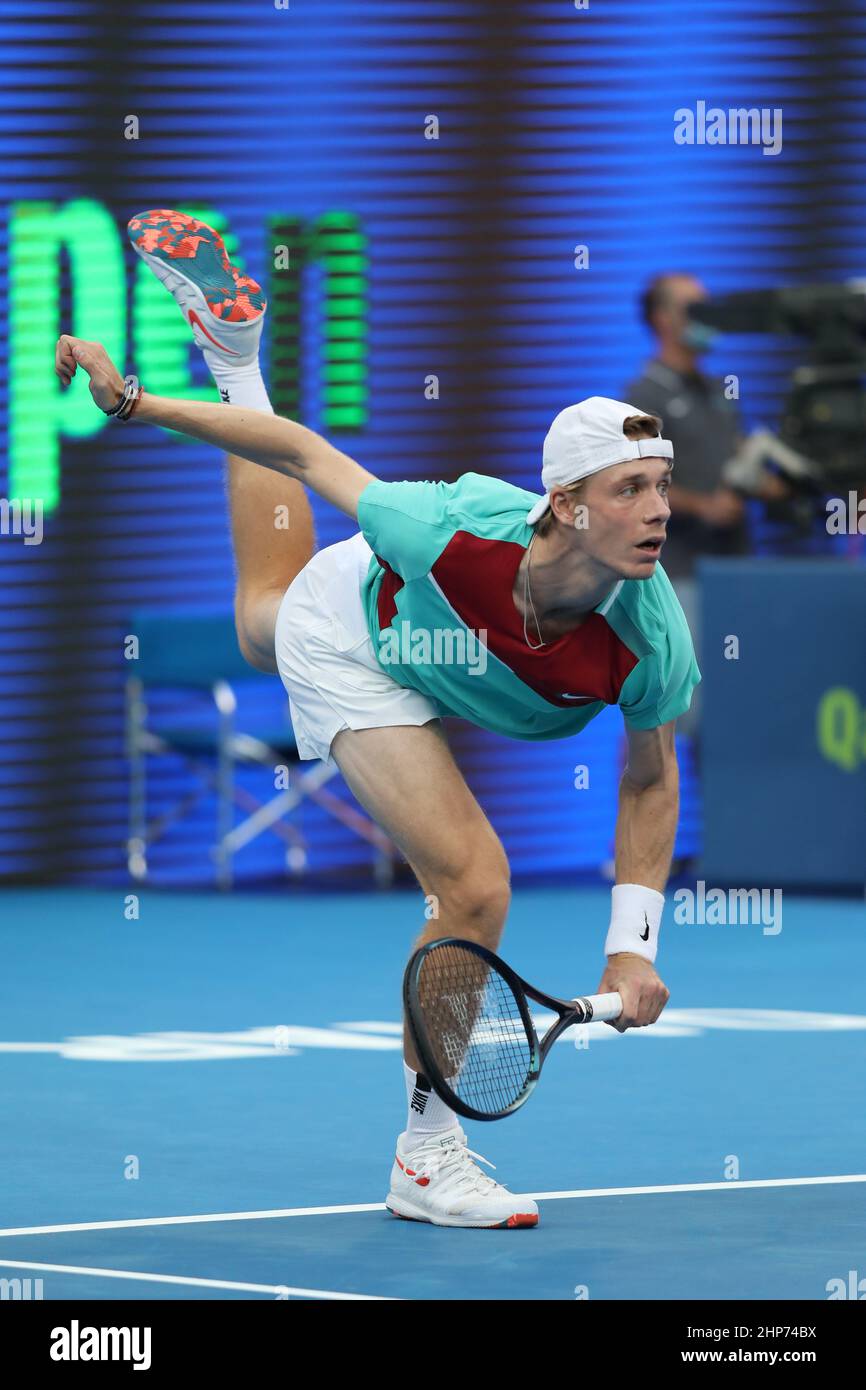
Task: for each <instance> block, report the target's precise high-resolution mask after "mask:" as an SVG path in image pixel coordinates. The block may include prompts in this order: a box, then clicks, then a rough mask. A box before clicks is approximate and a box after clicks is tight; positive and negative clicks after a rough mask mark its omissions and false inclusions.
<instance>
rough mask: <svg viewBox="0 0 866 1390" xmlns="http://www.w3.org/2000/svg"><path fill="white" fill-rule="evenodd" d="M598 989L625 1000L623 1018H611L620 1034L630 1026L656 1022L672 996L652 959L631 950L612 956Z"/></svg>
mask: <svg viewBox="0 0 866 1390" xmlns="http://www.w3.org/2000/svg"><path fill="white" fill-rule="evenodd" d="M598 992H599V994H609V993H616V994H618V995H619V996H620V998H621V999H622V1013H621V1014H620V1016H619V1018H615V1019H613V1020H608V1021H609V1022H610V1026H611V1028H615V1029H616V1031H617V1032H618V1033H624V1032H625V1030H626V1028H645V1027H646V1026H647V1024H650V1023H655V1021H656V1019H657V1018H658V1016H659V1014H660V1013H661V1011H662V1009H663V1008H664V1006H665V1004H666V1003H667V1002H668V1000H669V999H670V997H671V995H670V990H669V989H668V988H667V986H666V985H665V984H664V983H663V981H662V980H660V979H659V977H658V975H657V974H656V972H655V970H654V968H653V966H652V965H651V964H650V962H649V961H648V960H645V959H644V957H643V956H633V955H631V954H629V952H627V951H620V952H619V953H618V954H617V955H615V956H610V957H609V958H608V965H607V969H606V970H605V972H604V974H603V975H602V977H601V984H600V985H599V987H598Z"/></svg>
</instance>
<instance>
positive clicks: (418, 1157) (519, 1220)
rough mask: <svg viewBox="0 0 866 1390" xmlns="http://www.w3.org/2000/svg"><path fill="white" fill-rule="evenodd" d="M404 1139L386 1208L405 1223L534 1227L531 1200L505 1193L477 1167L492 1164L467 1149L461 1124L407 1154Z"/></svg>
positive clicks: (534, 1210) (534, 1209)
mask: <svg viewBox="0 0 866 1390" xmlns="http://www.w3.org/2000/svg"><path fill="white" fill-rule="evenodd" d="M405 1140H406V1135H405V1134H401V1135H400V1137H399V1139H398V1140H397V1157H396V1158H395V1160H394V1167H393V1168H392V1170H391V1190H390V1192H389V1193H388V1196H387V1197H386V1199H385V1205H386V1207H387V1208H388V1210H389V1211H391V1212H393V1213H394V1215H395V1216H402V1217H404V1218H405V1219H406V1220H408V1221H429V1222H431V1223H432V1224H433V1225H434V1226H498V1227H503V1226H505V1227H512V1228H513V1227H516V1226H537V1225H538V1207H537V1206H536V1204H535V1202H533V1200H532V1198H531V1197H521V1196H520V1195H519V1194H515V1193H513V1192H509V1191H508V1189H507V1188H505V1187H503V1186H502V1184H501V1183H498V1182H494V1180H493V1178H490V1177H488V1176H487V1174H486V1173H484V1172H482V1170H481V1169H480V1168H479V1166H478V1163H477V1162H475V1160H476V1159H477V1160H478V1162H480V1163H487V1166H488V1168H492V1167H493V1164H492V1163H488V1160H487V1159H486V1158H482V1157H481V1155H480V1154H477V1153H474V1152H473V1151H472V1149H470V1148H468V1147H467V1143H466V1135H465V1134H464V1133H463V1130H462V1129H461V1127H460V1125H454V1127H453V1128H452V1129H446V1130H444V1131H443V1132H442V1133H441V1134H433V1135H431V1136H430V1138H429V1139H426V1140H425V1141H424V1142H423V1143H422V1144H419V1145H418V1146H417V1148H413V1149H412V1150H411V1151H410V1152H408V1153H407V1152H406V1150H405V1148H404V1143H405Z"/></svg>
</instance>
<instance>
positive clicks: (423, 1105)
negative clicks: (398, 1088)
mask: <svg viewBox="0 0 866 1390" xmlns="http://www.w3.org/2000/svg"><path fill="white" fill-rule="evenodd" d="M429 1099H430V1092H429V1091H419V1089H418V1087H417V1086H416V1087H415V1089H414V1091H413V1092H412V1099H411V1101H410V1102H409V1109H410V1110H414V1111H415V1112H416V1114H418V1115H423V1114H424V1111H425V1110H426V1109H427V1102H428V1100H429Z"/></svg>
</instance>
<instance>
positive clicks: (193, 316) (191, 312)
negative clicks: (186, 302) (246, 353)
mask: <svg viewBox="0 0 866 1390" xmlns="http://www.w3.org/2000/svg"><path fill="white" fill-rule="evenodd" d="M187 317H188V319H189V321H190V323H191V324H192V325H193V327H195V326H196V325H198V327H199V328H200V329H201V331H202V333H203V334H204V335H205V337H206V338H210V340H211V342H212V343H213V344H214V346H215V347H218V348H219V350H220V352H227V353H228V354H229V356H230V357H240V353H239V352H235V351H234V349H233V348H227V347H226V346H225V344H224V343H221V342H220V340H219V338H215V337H214V335H213V334H212V333H209V332H208V330H207V328H206V327H205V325H204V324H203V323H202V321H201V319H200V318H199V316H198V314H197V313H196V311H195V309H188V310H187Z"/></svg>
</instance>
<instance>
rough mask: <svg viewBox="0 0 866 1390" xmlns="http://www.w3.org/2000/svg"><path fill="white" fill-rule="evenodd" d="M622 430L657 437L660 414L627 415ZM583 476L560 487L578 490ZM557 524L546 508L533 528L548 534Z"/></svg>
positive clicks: (631, 434) (627, 434) (641, 436)
mask: <svg viewBox="0 0 866 1390" xmlns="http://www.w3.org/2000/svg"><path fill="white" fill-rule="evenodd" d="M622 432H623V434H624V435H625V437H626V439H658V438H659V437H660V436H661V432H662V419H661V416H660V415H627V416H626V417H625V419H624V420H623V422H622ZM585 482H586V479H585V478H580V479H578V481H577V482H576V483H569V484H568V485H567V486H566V487H564V488H563V489H562V491H563V492H567V493H569V494H572V493H577V492H580V490H581V488H582V487H583V485H584V483H585ZM556 524H557V522H556V517H555V516H554V515H553V509H552V508H551V507H548V508H547V511H546V512H545V513H544V515H543V516H542V517H539V519H538V521H537V522H536V523H535V526H534V527H533V530H534V531H535V534H536V535H537V536H546V535H548V534H549V533H550V532H551V531H552V530H553V528H554V526H555V525H556Z"/></svg>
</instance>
